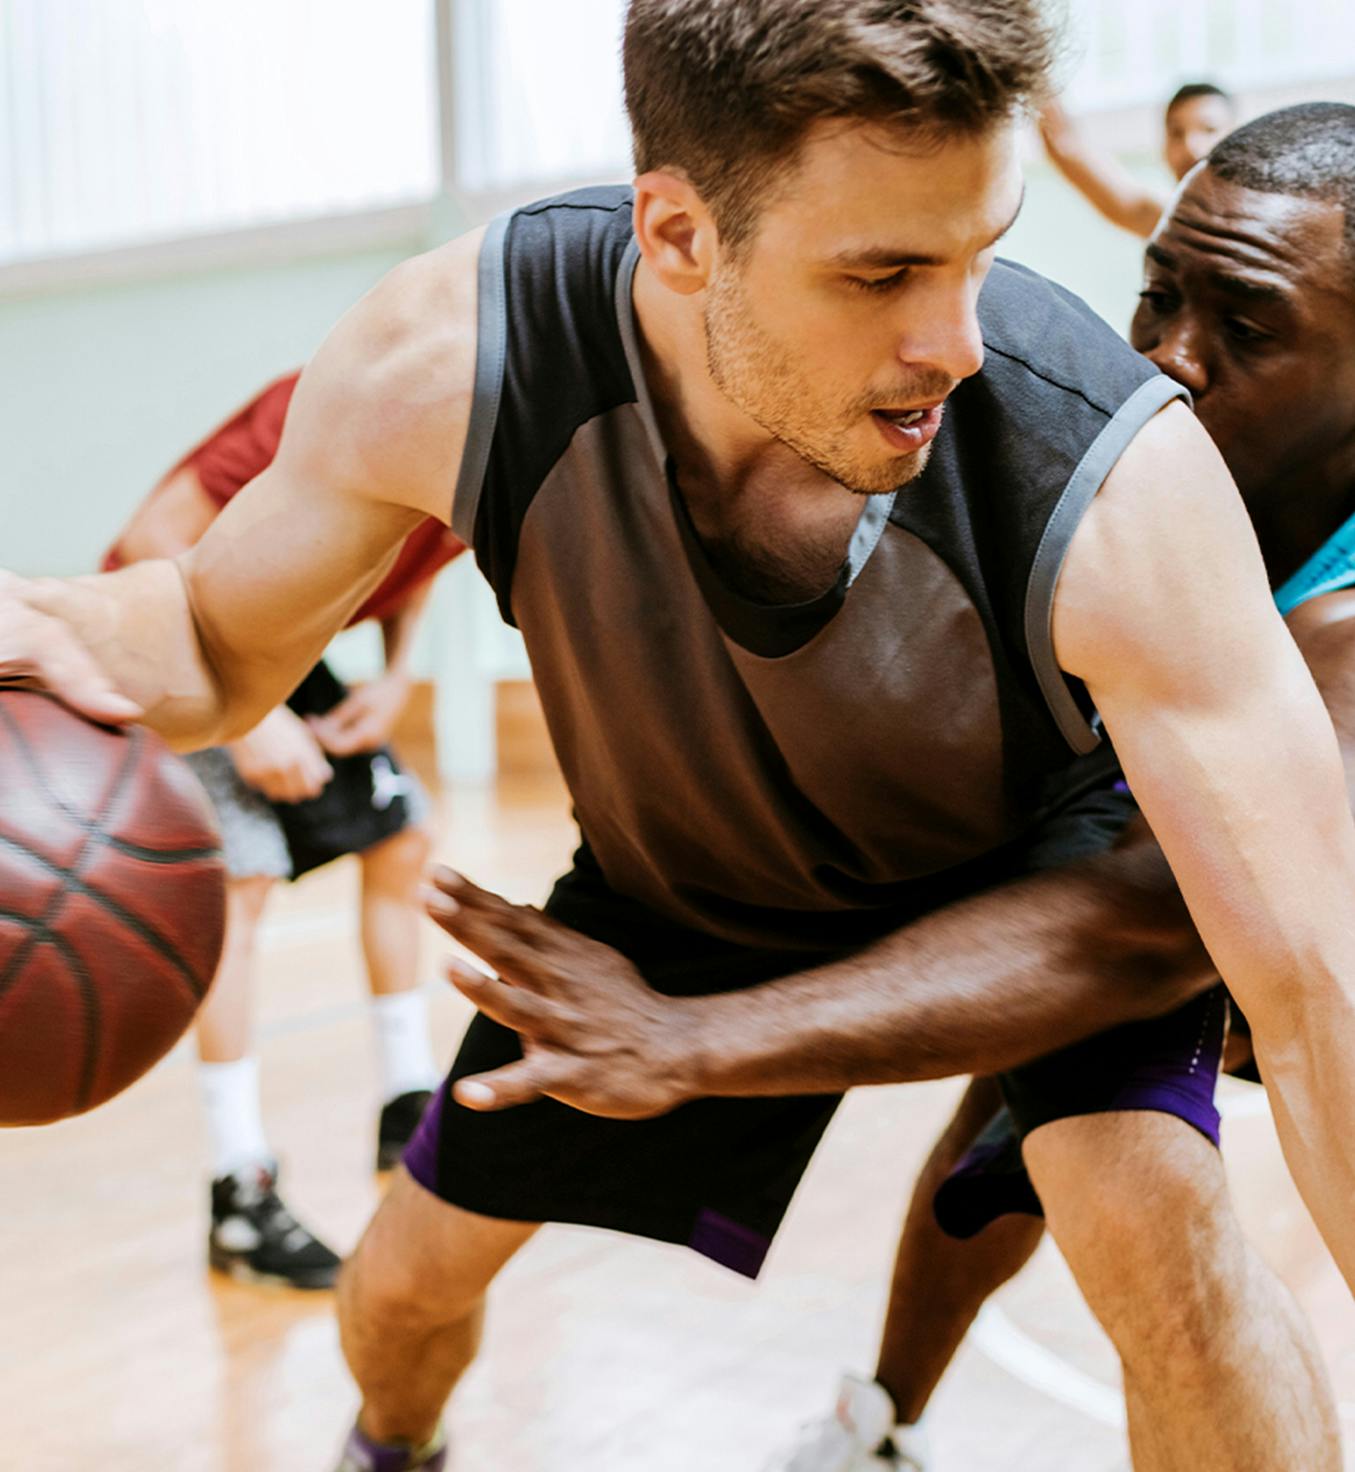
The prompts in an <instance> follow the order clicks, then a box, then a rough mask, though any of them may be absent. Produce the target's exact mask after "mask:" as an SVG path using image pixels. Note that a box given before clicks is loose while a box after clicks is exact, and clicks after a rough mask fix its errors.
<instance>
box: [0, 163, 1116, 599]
mask: <svg viewBox="0 0 1355 1472" xmlns="http://www.w3.org/2000/svg"><path fill="white" fill-rule="evenodd" d="M419 246H420V242H418V241H414V240H411V241H410V243H409V247H408V249H409V251H413V250H415V249H418V248H419ZM1004 249H1005V250H1006V251H1007V253H1009V254H1012V255H1015V256H1017V257H1019V258H1020V259H1022V260H1025V261H1027V262H1029V263H1030V264H1031V265H1034V266H1036V267H1037V268H1038V269H1040V270H1043V271H1046V272H1047V273H1048V274H1050V275H1052V276H1054V277H1056V278H1057V279H1059V280H1061V281H1063V282H1064V283H1065V284H1067V285H1068V286H1070V287H1072V288H1073V289H1074V290H1075V291H1078V292H1079V293H1080V294H1082V295H1084V296H1086V297H1087V299H1088V300H1089V301H1090V302H1091V303H1092V304H1093V305H1094V306H1095V307H1097V309H1098V310H1100V311H1101V312H1102V314H1103V315H1105V316H1106V317H1107V318H1108V320H1109V321H1111V322H1112V323H1113V324H1114V325H1115V326H1116V327H1123V326H1124V324H1125V322H1126V320H1127V315H1128V311H1129V310H1130V308H1131V307H1132V301H1133V292H1134V289H1135V287H1136V284H1137V274H1138V260H1139V246H1138V243H1137V242H1136V241H1135V240H1133V239H1132V238H1131V237H1130V236H1127V235H1125V234H1123V233H1122V232H1119V231H1116V230H1114V229H1112V228H1111V227H1109V226H1106V225H1104V224H1102V222H1101V221H1099V220H1098V219H1097V218H1096V216H1095V215H1094V214H1093V213H1092V211H1091V210H1090V209H1088V208H1087V206H1086V205H1084V204H1083V203H1082V202H1081V200H1080V199H1078V198H1077V197H1076V196H1075V195H1074V194H1073V193H1072V191H1071V190H1069V189H1068V188H1067V187H1066V186H1065V185H1063V184H1062V183H1061V182H1060V181H1059V180H1058V179H1057V178H1056V177H1054V176H1053V175H1052V174H1051V173H1050V172H1049V170H1048V169H1047V168H1043V167H1040V166H1035V167H1033V168H1032V169H1031V171H1030V185H1029V197H1028V200H1027V205H1026V210H1025V213H1024V215H1023V217H1022V219H1021V221H1020V222H1019V223H1018V225H1017V228H1016V230H1015V231H1014V232H1013V233H1012V235H1011V237H1009V239H1008V241H1007V242H1006V244H1005V246H1004ZM406 253H407V252H406V251H401V250H400V249H398V248H392V249H389V250H382V251H368V252H363V253H358V254H347V255H338V256H329V257H317V258H310V259H305V260H299V261H295V262H292V263H289V264H282V265H270V266H266V267H249V268H240V269H235V270H219V269H217V270H212V271H210V272H207V273H204V274H184V275H179V276H174V277H170V278H166V279H162V280H157V281H143V282H135V283H128V284H124V285H99V286H92V287H88V288H85V289H77V290H63V291H60V292H57V293H50V294H43V295H36V296H33V297H30V298H28V299H21V300H14V299H10V300H4V299H0V363H3V364H4V369H5V372H4V377H5V388H4V392H3V393H0V446H3V450H4V465H3V476H4V480H3V493H2V496H0V566H5V567H9V568H11V569H13V570H15V571H18V572H24V573H37V572H44V573H62V574H64V573H77V572H83V571H86V570H88V569H89V568H91V567H92V566H93V565H94V563H95V561H96V560H97V558H98V556H99V554H100V553H101V551H102V550H103V548H104V547H105V546H106V545H107V543H108V541H109V539H110V537H111V536H112V535H113V534H114V532H115V531H116V530H117V528H118V527H119V525H120V524H121V523H122V521H123V520H124V518H125V517H126V515H127V513H128V512H129V511H130V509H131V508H132V506H134V505H135V503H136V502H137V500H138V499H139V498H140V497H141V496H142V495H143V494H144V492H145V491H146V489H147V488H148V487H149V486H150V485H151V484H152V483H153V482H154V481H155V479H156V478H157V477H158V476H159V475H160V474H161V473H162V472H163V471H164V470H165V469H166V467H167V466H168V465H169V464H170V463H172V461H173V460H174V459H175V458H176V457H177V456H178V455H180V454H181V453H182V452H183V451H184V450H185V449H186V448H187V447H188V446H189V445H190V444H191V443H192V442H193V441H194V440H195V439H196V438H198V437H199V436H200V435H202V434H204V433H205V432H206V431H207V430H209V429H210V428H211V427H212V426H213V425H214V424H216V423H217V422H218V421H219V420H220V419H221V418H222V417H223V415H224V414H226V413H227V412H228V411H229V410H230V409H231V408H232V407H233V406H235V405H236V404H238V403H240V402H241V401H242V400H243V399H245V398H246V397H247V396H248V395H249V394H251V393H252V392H253V391H254V390H255V389H256V388H257V387H258V386H260V385H261V384H262V383H263V382H264V381H265V380H266V379H267V378H269V377H270V376H271V375H273V374H276V373H280V372H282V371H284V370H285V369H287V368H288V367H290V366H292V365H293V364H296V363H299V362H301V361H303V360H304V359H305V358H306V357H308V356H309V355H310V354H311V353H312V352H313V351H314V349H315V347H316V345H317V344H318V343H319V341H320V340H321V338H322V337H323V336H324V334H325V332H326V331H327V330H328V328H329V327H330V326H331V325H332V324H333V322H334V321H335V320H336V319H337V318H338V317H339V316H340V315H341V314H342V313H343V312H344V311H345V310H346V309H347V308H348V307H349V306H350V305H351V304H352V303H353V302H354V301H356V300H357V298H358V297H359V296H361V294H362V293H363V292H364V291H366V290H367V288H368V287H369V286H371V285H372V284H373V283H374V282H375V281H376V280H378V279H379V278H380V276H381V275H382V274H383V273H384V272H385V271H387V270H388V269H389V268H390V267H391V266H392V265H394V264H395V263H396V262H397V261H398V260H399V259H400V258H401V257H402V255H404V254H406Z"/></svg>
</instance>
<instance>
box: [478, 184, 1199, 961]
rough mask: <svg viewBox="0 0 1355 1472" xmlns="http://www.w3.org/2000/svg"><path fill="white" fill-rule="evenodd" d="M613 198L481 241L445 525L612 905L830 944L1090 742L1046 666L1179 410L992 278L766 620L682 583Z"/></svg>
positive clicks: (934, 870)
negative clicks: (527, 687)
mask: <svg viewBox="0 0 1355 1472" xmlns="http://www.w3.org/2000/svg"><path fill="white" fill-rule="evenodd" d="M630 207H631V197H630V192H629V190H626V189H621V188H615V189H590V190H583V191H580V192H577V193H573V194H568V195H564V196H561V197H560V198H557V199H552V200H546V201H544V202H542V203H539V204H534V205H530V206H528V207H527V208H524V209H521V210H518V211H516V212H514V213H512V214H511V215H509V216H506V217H503V218H501V219H500V220H498V221H496V222H495V224H494V225H493V226H492V227H491V228H490V230H489V232H488V234H487V236H486V239H485V242H484V246H483V249H482V253H481V260H480V286H479V348H478V355H477V364H476V374H475V402H474V408H473V411H472V415H471V427H470V434H469V439H468V443H467V446H466V453H465V458H464V461H463V465H462V469H461V474H460V478H459V480H458V484H457V487H456V493H455V506H454V514H453V526H454V528H455V530H456V531H457V533H458V534H459V535H460V536H461V537H462V538H463V539H464V540H465V541H467V542H468V543H470V544H471V545H472V546H473V547H474V549H475V553H476V557H477V559H478V561H479V564H480V567H481V569H482V570H483V571H484V573H485V575H486V576H487V577H488V579H489V581H490V583H491V584H492V585H493V587H494V589H495V592H496V594H497V596H498V601H499V606H500V608H501V609H502V612H503V615H504V617H505V618H507V619H508V620H510V621H511V622H512V623H514V624H516V625H517V626H518V628H520V629H521V631H522V634H523V637H524V639H525V642H526V646H527V651H528V654H529V656H530V659H531V663H532V670H533V673H534V676H535V679H536V682H537V685H538V687H539V689H540V693H541V699H542V703H543V706H544V709H545V714H546V720H547V722H548V724H549V727H550V732H551V737H552V739H553V741H554V744H555V750H556V753H557V755H558V757H559V760H560V764H561V767H562V769H563V771H564V775H565V778H566V781H567V782H568V784H569V789H570V792H571V794H572V796H573V800H574V805H575V810H576V813H577V816H578V820H579V824H580V827H581V829H582V832H583V835H584V838H585V841H586V843H587V844H588V846H589V847H590V848H591V850H592V853H593V855H594V856H595V858H596V860H597V862H598V864H599V865H600V866H601V869H602V873H603V875H604V877H605V878H606V880H607V881H608V883H609V884H610V885H611V887H612V888H613V889H614V890H616V891H618V892H619V893H621V894H624V895H627V896H629V897H631V898H633V899H636V900H639V901H641V902H642V903H644V904H646V905H648V906H650V907H651V908H653V909H655V910H657V911H659V912H660V913H661V914H663V915H664V916H666V917H668V918H669V919H672V920H676V921H678V922H679V923H683V924H687V925H691V926H693V927H696V928H699V929H701V930H705V931H708V932H711V933H713V934H716V935H720V936H723V937H725V938H727V939H731V940H736V941H746V942H749V943H752V944H770V945H782V946H791V945H795V946H800V945H815V944H822V945H825V946H836V945H845V944H851V943H853V942H854V941H855V940H856V939H859V938H863V937H864V936H865V935H867V934H869V933H872V929H873V928H874V929H878V928H880V927H879V924H878V922H879V918H880V917H881V916H883V915H891V914H897V913H900V912H902V911H906V910H909V909H912V908H914V906H913V904H912V901H911V899H910V897H911V896H915V895H919V894H925V893H926V892H928V891H929V890H934V889H937V887H938V886H946V885H951V887H953V884H952V883H951V882H952V881H953V879H954V876H955V874H956V871H957V870H959V871H961V872H963V870H965V869H967V868H976V867H981V865H982V863H983V862H984V856H989V855H992V854H993V853H994V851H995V850H1000V849H1001V848H1002V847H1003V846H1004V845H1005V844H1007V843H1009V842H1012V841H1013V840H1015V839H1016V838H1017V837H1018V836H1019V835H1020V834H1021V833H1022V832H1023V830H1025V829H1027V828H1029V826H1030V824H1031V823H1032V821H1033V819H1034V816H1035V814H1036V813H1037V812H1038V811H1039V809H1040V807H1041V805H1042V803H1043V802H1044V801H1046V800H1047V795H1048V793H1049V791H1050V788H1051V784H1055V783H1057V782H1058V780H1059V779H1060V776H1061V774H1064V773H1066V772H1067V770H1068V768H1069V766H1070V764H1071V763H1072V762H1073V761H1074V760H1075V759H1076V757H1077V756H1078V754H1080V753H1085V752H1087V751H1089V750H1090V749H1091V748H1092V747H1094V746H1095V745H1096V741H1097V737H1096V735H1095V733H1094V731H1093V730H1092V729H1091V727H1090V726H1089V724H1088V714H1089V711H1088V707H1087V703H1086V700H1085V695H1084V694H1083V693H1082V692H1080V691H1079V690H1078V689H1077V688H1076V687H1074V686H1072V685H1070V683H1069V682H1068V681H1067V680H1066V679H1065V678H1064V676H1063V675H1062V673H1061V672H1060V671H1059V669H1058V667H1057V665H1056V663H1055V661H1054V656H1053V650H1052V647H1051V642H1050V610H1051V605H1052V601H1053V594H1054V585H1055V581H1056V579H1057V577H1058V573H1059V568H1060V565H1061V563H1062V560H1063V557H1064V553H1065V551H1066V549H1067V547H1068V544H1069V541H1070V539H1071V537H1072V535H1073V532H1074V531H1075V529H1076V527H1077V525H1078V522H1079V521H1080V519H1081V517H1082V515H1083V512H1084V511H1085V510H1086V508H1087V506H1088V504H1089V503H1090V501H1091V499H1092V497H1093V496H1094V495H1095V494H1096V491H1097V489H1098V488H1099V486H1100V485H1101V483H1102V481H1103V480H1104V479H1105V476H1106V474H1107V473H1108V472H1109V470H1110V469H1111V467H1112V466H1113V465H1114V463H1115V461H1116V459H1117V458H1118V457H1119V455H1120V453H1121V452H1122V451H1123V449H1124V448H1125V446H1126V445H1127V444H1128V443H1129V441H1130V440H1131V439H1132V438H1133V437H1134V435H1135V434H1136V433H1137V431H1138V430H1139V429H1140V428H1141V427H1142V426H1143V424H1144V423H1145V422H1146V421H1147V420H1148V419H1150V418H1151V417H1152V415H1153V414H1155V413H1156V412H1157V411H1158V410H1159V409H1160V408H1161V407H1162V406H1163V405H1164V404H1165V403H1167V402H1168V401H1169V400H1170V399H1172V398H1175V397H1178V396H1182V391H1181V390H1180V389H1179V388H1178V387H1177V386H1176V385H1175V384H1173V383H1172V382H1171V381H1170V380H1168V379H1166V378H1164V377H1163V376H1161V375H1160V374H1158V373H1157V371H1156V370H1155V369H1154V368H1153V367H1152V366H1151V365H1150V364H1149V363H1148V362H1147V361H1146V360H1145V359H1143V358H1141V357H1139V356H1138V355H1137V354H1136V353H1134V352H1132V351H1131V350H1130V349H1129V348H1128V347H1127V346H1126V345H1125V344H1124V343H1123V342H1122V341H1121V340H1120V339H1119V338H1118V337H1117V336H1116V335H1115V333H1113V332H1112V331H1111V329H1110V328H1109V327H1107V326H1106V325H1105V323H1103V322H1102V321H1101V320H1100V319H1099V318H1098V317H1096V316H1095V315H1094V314H1093V313H1092V312H1091V311H1090V310H1089V309H1088V308H1087V307H1086V306H1084V305H1083V304H1082V303H1081V302H1079V301H1078V300H1077V299H1076V298H1074V297H1072V296H1070V295H1069V294H1068V293H1066V292H1064V291H1062V290H1061V289H1060V288H1058V287H1056V286H1054V285H1052V284H1051V283H1049V282H1047V281H1045V280H1043V279H1042V278H1041V277H1039V276H1037V275H1035V274H1033V273H1032V272H1030V271H1027V270H1025V269H1023V268H1021V267H1018V266H1014V265H1010V264H1004V263H998V264H997V265H996V266H995V267H994V268H993V271H992V273H991V274H990V276H989V278H988V281H987V283H986V284H985V286H984V288H983V292H982V294H981V297H980V302H979V315H980V321H981V325H982V331H983V337H984V343H985V348H986V358H985V363H984V366H983V368H982V370H981V371H980V372H979V373H978V374H977V375H976V376H975V377H973V378H971V379H968V380H966V381H965V382H963V383H962V384H961V385H960V386H959V387H958V388H957V389H956V390H955V392H954V393H953V395H952V396H951V399H950V400H949V403H948V405H947V409H946V415H945V419H944V422H943V425H942V428H941V431H940V433H939V435H938V436H937V438H936V440H935V441H934V442H933V445H932V454H931V458H930V460H929V462H928V464H927V466H926V469H925V470H924V471H923V473H922V474H921V475H920V476H918V477H917V478H916V479H915V480H913V481H912V482H910V483H909V484H908V485H906V486H904V487H903V488H901V489H900V490H898V491H896V492H894V493H892V494H889V495H877V496H871V497H868V498H864V500H865V505H864V510H863V513H862V516H861V519H860V523H859V525H858V527H857V530H856V533H855V536H854V537H853V539H852V542H851V546H850V550H849V553H848V557H847V560H846V562H845V564H844V566H843V568H842V571H841V575H840V577H839V578H838V581H837V583H836V585H835V586H834V587H833V588H831V589H829V590H828V591H827V592H825V594H824V595H823V596H822V597H820V598H817V599H815V600H813V601H812V602H810V603H807V604H801V605H796V606H793V607H789V608H782V607H778V608H768V607H765V606H762V605H758V604H755V603H750V602H748V601H747V600H745V599H743V598H742V597H740V596H738V595H737V594H735V593H734V592H733V591H731V590H730V589H729V588H728V587H727V586H726V585H725V584H724V583H722V582H721V580H720V579H719V577H718V576H717V575H716V573H715V571H714V569H713V567H712V566H711V565H710V563H709V562H708V561H707V559H706V556H705V554H704V551H703V548H702V546H701V544H700V542H699V541H698V540H697V538H696V536H695V534H694V532H693V530H692V528H691V525H690V523H689V521H688V519H687V515H686V511H685V507H684V505H683V503H682V501H681V498H680V496H679V495H678V494H677V491H676V487H675V484H674V482H673V479H672V476H671V472H670V465H669V456H668V454H667V451H666V449H665V447H664V444H663V442H662V439H661V438H660V435H659V431H658V428H657V425H656V421H655V418H654V414H653V411H652V407H651V405H650V403H649V400H648V394H647V390H646V386H645V381H644V376H643V372H642V369H641V362H640V356H639V353H638V350H637V342H636V326H635V320H634V315H633V310H632V305H631V283H632V278H633V275H634V271H635V266H636V262H637V260H638V251H637V249H636V247H635V244H634V242H633V239H632V231H631V217H630Z"/></svg>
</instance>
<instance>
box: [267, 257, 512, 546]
mask: <svg viewBox="0 0 1355 1472" xmlns="http://www.w3.org/2000/svg"><path fill="white" fill-rule="evenodd" d="M483 234H484V232H483V230H476V231H473V232H472V233H471V234H469V235H466V236H462V237H460V238H459V239H457V240H455V241H452V242H451V243H450V244H448V245H445V246H441V247H439V248H438V249H436V250H433V251H429V252H427V253H426V254H424V255H421V256H416V257H414V258H413V259H411V260H409V261H405V262H402V263H401V264H400V265H398V266H396V267H395V268H394V269H393V270H392V271H390V272H388V273H387V275H386V276H385V277H383V278H382V280H381V281H379V282H378V283H377V285H376V286H374V287H373V288H372V290H371V291H369V292H368V293H367V295H366V296H365V297H363V298H362V300H361V301H359V302H358V303H357V304H356V305H355V306H354V307H353V308H352V309H351V310H350V311H349V312H348V313H347V314H346V315H345V316H344V317H343V318H342V319H341V320H340V322H339V324H338V325H337V326H336V327H335V329H334V331H333V332H332V333H331V334H330V336H329V337H328V338H327V339H326V341H325V343H324V345H323V346H322V348H321V349H320V351H319V353H317V354H316V357H315V359H314V360H313V361H312V363H311V364H310V365H309V366H308V367H307V369H306V371H305V372H304V373H303V374H302V376H301V381H300V383H299V384H298V385H297V389H296V394H295V398H294V401H293V404H292V406H291V408H290V410H289V414H288V433H287V434H286V435H284V438H283V453H287V452H288V445H289V442H290V445H291V453H293V454H298V455H308V456H314V457H316V458H317V459H320V460H323V461H324V462H326V463H328V464H330V465H331V466H334V465H335V463H336V462H342V463H341V465H339V466H338V469H337V470H336V472H335V473H336V474H338V475H339V476H340V478H342V479H344V480H352V481H353V482H354V483H355V485H356V486H358V487H360V488H361V489H363V490H364V491H365V492H366V493H367V494H369V495H371V496H373V497H374V498H376V499H379V500H393V501H397V502H399V503H401V504H409V505H411V506H415V507H417V508H419V509H421V510H423V511H425V513H426V514H428V515H432V516H436V517H437V518H438V519H439V520H441V521H444V522H445V521H446V520H447V517H448V513H449V510H450V506H449V502H450V491H449V487H450V486H451V485H452V484H453V483H454V481H455V474H456V467H457V465H458V463H459V460H460V455H461V447H462V445H463V444H464V441H465V436H466V423H467V420H468V417H469V413H470V403H471V395H472V387H473V382H474V374H475V352H476V261H477V258H478V254H479V247H480V241H481V239H482V237H483Z"/></svg>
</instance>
